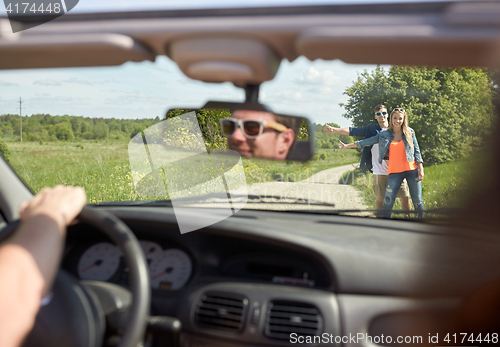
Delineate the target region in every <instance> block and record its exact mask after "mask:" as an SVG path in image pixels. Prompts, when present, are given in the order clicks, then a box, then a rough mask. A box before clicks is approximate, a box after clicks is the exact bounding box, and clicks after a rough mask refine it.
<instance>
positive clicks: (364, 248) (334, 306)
mask: <svg viewBox="0 0 500 347" xmlns="http://www.w3.org/2000/svg"><path fill="white" fill-rule="evenodd" d="M99 208H105V209H106V210H108V211H110V212H112V213H114V214H115V215H117V216H118V217H119V218H121V219H123V220H124V221H125V222H126V223H127V224H128V225H129V226H130V227H131V229H132V230H133V231H134V232H135V233H136V235H137V236H138V237H139V239H149V240H158V239H165V240H167V239H168V240H169V242H173V243H174V244H176V245H182V247H185V248H186V249H187V251H189V252H190V255H191V256H192V257H193V261H194V263H195V268H196V270H195V274H194V275H193V278H192V279H191V280H190V281H189V282H188V283H187V284H186V286H185V287H184V288H182V289H180V290H173V291H168V290H167V291H165V290H154V291H153V299H152V313H153V314H155V315H167V316H175V317H178V318H179V319H180V320H181V322H182V324H183V332H182V339H183V340H182V341H184V343H185V345H189V346H190V345H192V344H195V343H201V344H202V345H204V346H211V345H214V343H215V345H217V346H224V345H225V344H227V345H234V344H242V345H249V346H250V345H255V346H256V345H259V346H260V345H287V344H290V343H289V342H287V341H283V340H281V341H280V340H275V339H272V338H268V337H266V336H265V330H266V318H265V314H264V312H265V311H266V307H268V305H270V303H272V302H273V301H275V300H287V301H292V302H300V303H304V304H310V305H312V306H315V307H317V308H318V309H319V310H320V312H321V316H322V319H323V323H324V324H323V325H322V330H321V332H324V333H328V334H332V336H333V335H337V336H350V334H358V333H365V332H366V333H370V334H372V335H377V334H378V335H381V334H386V335H387V334H391V333H396V332H397V330H398V329H396V330H394V328H392V329H391V327H394V326H397V327H400V329H399V331H404V332H405V333H406V334H414V335H421V336H424V335H425V334H424V333H425V332H427V331H429V332H432V331H439V332H443V331H449V330H451V329H454V324H455V323H454V318H455V313H456V311H457V310H458V308H459V306H460V302H461V299H462V298H463V297H464V296H466V295H467V294H468V293H469V292H470V291H472V290H473V289H475V288H477V287H479V286H480V285H482V284H484V283H487V282H489V281H492V280H494V279H496V278H498V277H500V270H499V269H498V268H496V267H494V266H491V264H495V263H498V261H499V260H500V253H499V252H498V247H499V245H500V241H499V240H498V238H497V237H495V236H492V235H488V234H483V233H481V232H479V231H476V232H475V234H474V235H471V234H470V233H467V232H463V231H461V230H459V229H455V228H444V227H437V226H432V225H430V224H424V223H418V222H408V221H407V222H404V221H385V220H375V219H362V218H352V217H341V216H326V215H312V214H303V213H279V212H265V211H245V210H242V211H240V212H238V213H237V214H236V215H234V216H233V217H231V218H228V219H226V220H223V221H221V222H219V223H217V224H215V225H212V226H211V227H209V228H206V229H202V230H198V231H194V232H191V233H187V234H180V232H179V231H178V228H177V224H176V221H175V215H174V213H173V211H172V209H169V208H157V207H99ZM203 213H217V210H210V211H207V210H203V209H193V215H199V214H203ZM70 235H71V233H70ZM88 235H90V234H88ZM70 239H71V236H70ZM221 240H225V241H221ZM242 245H246V246H245V247H243V246H242ZM217 247H218V248H217ZM217 249H219V250H220V249H232V253H231V252H229V253H225V254H222V255H221V254H217V252H216V251H215V252H214V250H217ZM239 251H242V252H243V251H244V252H247V253H245V254H247V255H248V254H257V255H258V254H269V253H276V254H274V256H278V257H282V258H281V259H289V258H290V257H294V258H295V259H297V264H300V266H313V267H314V268H316V269H317V272H316V274H315V276H316V277H318V279H319V277H326V279H325V278H323V279H322V280H319V281H318V282H317V285H316V286H315V287H314V288H307V287H300V286H289V285H276V284H272V283H271V281H269V278H268V279H263V278H250V277H248V276H246V275H241V276H239V275H238V274H237V272H238V271H237V269H236V270H234V269H233V270H234V271H233V272H232V273H229V274H228V273H224V271H222V270H221V269H223V265H224V264H227V259H237V260H238V259H239V260H241V259H245V255H243V256H241V257H240V258H238V256H237V254H238V252H239ZM259 252H260V253H259ZM266 252H267V253H266ZM278 253H279V254H278ZM229 255H231V256H232V257H233V258H231V257H230V256H229ZM235 255H236V258H234V256H235ZM250 258H252V256H251V257H250ZM264 258H265V257H264ZM224 261H226V262H224ZM210 269H212V270H210ZM214 269H219V270H217V271H214ZM479 270H481V271H479ZM213 291H216V292H222V293H227V294H229V295H239V296H243V297H245V298H246V300H248V307H249V309H248V311H245V312H246V313H245V317H244V319H243V320H244V322H243V328H242V330H241V331H238V332H225V331H219V330H217V329H212V328H210V327H208V328H207V327H206V326H203V325H200V324H198V323H197V322H196V319H195V311H196V307H197V305H198V303H199V301H200V297H201V296H203V295H204V294H206V293H209V292H213ZM256 302H258V303H259V305H260V312H261V313H260V315H259V316H258V317H257V318H252V317H253V316H252V310H251V308H252V307H253V305H254V304H255V303H256ZM424 342H425V341H424ZM361 344H362V345H363V344H364V343H361ZM344 345H346V346H349V345H352V343H351V342H350V341H347V342H345V341H344ZM364 345H367V346H368V345H370V344H366V343H365V344H364Z"/></svg>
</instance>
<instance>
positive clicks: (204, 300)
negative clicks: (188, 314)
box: [195, 292, 248, 331]
mask: <svg viewBox="0 0 500 347" xmlns="http://www.w3.org/2000/svg"><path fill="white" fill-rule="evenodd" d="M247 306H248V299H247V298H245V297H244V296H242V295H238V294H233V293H214V292H210V293H205V294H204V295H203V296H202V297H201V299H200V301H199V302H198V306H197V308H196V314H195V319H196V322H197V323H198V324H200V325H204V326H207V327H211V328H213V329H219V330H229V331H241V330H242V329H243V327H244V317H245V316H246V311H247Z"/></svg>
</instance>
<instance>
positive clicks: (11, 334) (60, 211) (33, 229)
mask: <svg viewBox="0 0 500 347" xmlns="http://www.w3.org/2000/svg"><path fill="white" fill-rule="evenodd" d="M85 201H86V197H85V192H84V191H83V189H82V188H74V187H63V186H57V187H54V188H45V189H43V190H42V191H41V192H40V193H39V194H37V195H36V196H35V197H34V198H33V199H32V200H31V201H29V202H24V203H23V204H21V206H20V215H21V220H22V223H21V225H20V226H19V229H18V230H17V231H16V232H15V234H14V235H13V236H12V237H11V238H9V239H8V240H7V241H6V242H5V243H4V244H2V245H1V246H0V332H1V333H0V346H19V345H20V344H21V342H22V340H23V339H24V337H25V335H26V334H27V333H28V332H29V331H30V330H31V328H32V326H33V324H34V321H35V316H36V314H37V312H38V309H39V307H40V300H41V299H42V297H43V296H44V295H45V294H46V293H47V291H48V289H49V288H50V286H51V284H52V281H53V279H54V277H55V274H56V272H57V268H58V265H59V261H60V258H61V253H62V248H63V245H64V237H65V234H66V226H67V225H69V224H70V223H71V222H72V221H73V219H74V218H75V217H76V216H77V215H78V213H79V212H80V211H81V209H82V207H83V206H84V205H85Z"/></svg>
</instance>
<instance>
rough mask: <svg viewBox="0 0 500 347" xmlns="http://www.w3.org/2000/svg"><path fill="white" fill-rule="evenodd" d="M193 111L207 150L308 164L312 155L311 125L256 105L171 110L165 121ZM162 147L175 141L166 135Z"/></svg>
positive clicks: (210, 104)
mask: <svg viewBox="0 0 500 347" xmlns="http://www.w3.org/2000/svg"><path fill="white" fill-rule="evenodd" d="M190 112H195V114H196V118H197V120H198V124H199V126H200V130H201V133H202V136H203V141H204V143H205V146H206V148H207V149H208V150H213V149H229V150H233V151H236V152H238V153H239V154H240V155H241V156H242V157H247V158H261V159H271V160H291V161H307V160H309V159H311V158H312V156H313V154H314V148H313V143H314V141H313V134H312V131H313V129H314V127H313V126H311V123H310V122H309V121H308V120H307V119H306V118H303V117H297V116H291V115H283V114H278V113H274V112H272V111H270V110H269V109H268V108H267V107H266V106H264V105H261V104H257V103H225V102H209V103H207V104H206V105H205V106H204V107H203V108H201V109H181V108H178V109H172V110H170V111H168V112H167V114H166V116H165V119H173V118H174V117H177V116H181V115H184V114H187V113H190ZM163 141H164V142H165V145H167V146H168V145H169V142H171V141H175V139H174V138H172V137H170V138H169V137H168V136H166V137H165V138H164V139H163Z"/></svg>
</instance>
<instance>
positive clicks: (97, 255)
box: [78, 242, 121, 281]
mask: <svg viewBox="0 0 500 347" xmlns="http://www.w3.org/2000/svg"><path fill="white" fill-rule="evenodd" d="M120 256H121V252H120V249H119V248H118V247H116V246H115V245H113V244H111V243H109V242H100V243H96V244H95V245H92V246H91V247H89V248H88V249H87V250H86V251H85V252H84V253H83V254H82V256H81V257H80V260H78V276H79V277H80V279H84V280H96V281H107V280H109V279H110V278H111V277H113V275H114V274H115V273H116V271H117V270H118V266H119V265H120Z"/></svg>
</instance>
